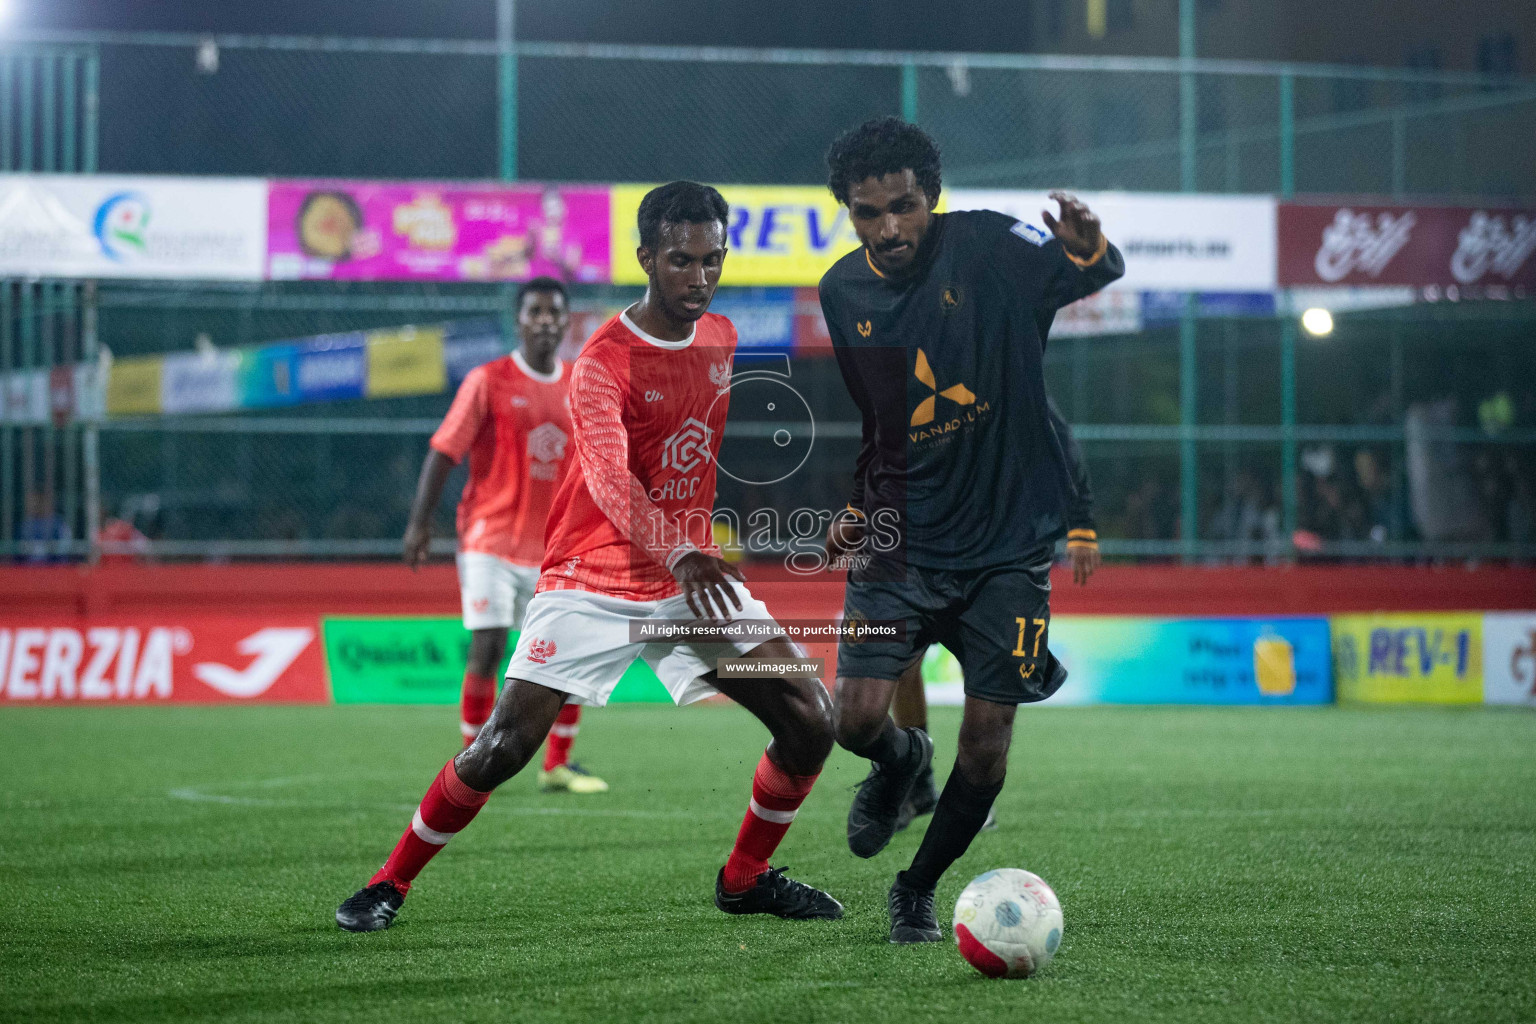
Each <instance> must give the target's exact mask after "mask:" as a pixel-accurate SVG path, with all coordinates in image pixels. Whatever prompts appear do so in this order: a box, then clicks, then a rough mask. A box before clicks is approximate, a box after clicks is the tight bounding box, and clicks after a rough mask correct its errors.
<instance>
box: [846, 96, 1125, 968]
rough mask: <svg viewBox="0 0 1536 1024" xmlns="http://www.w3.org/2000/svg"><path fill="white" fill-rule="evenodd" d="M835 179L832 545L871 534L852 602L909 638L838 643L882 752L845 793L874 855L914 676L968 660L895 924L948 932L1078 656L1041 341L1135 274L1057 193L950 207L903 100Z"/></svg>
mask: <svg viewBox="0 0 1536 1024" xmlns="http://www.w3.org/2000/svg"><path fill="white" fill-rule="evenodd" d="M827 163H828V166H829V169H830V172H831V173H830V179H829V183H828V184H829V187H830V188H831V191H832V194H833V195H834V196H836V197H837V200H838V202H840V203H843V204H845V205H846V206H847V207H848V211H849V215H850V218H851V221H852V223H853V226H854V228H855V230H856V231H857V232H858V235H859V239H860V241H862V242H863V243H864V244H863V247H862V248H860V249H858V250H857V251H855V252H852V253H849V254H848V255H847V256H844V257H843V258H842V259H840V260H839V261H838V262H837V263H836V264H835V265H834V266H833V267H832V269H831V270H829V271H828V272H827V274H826V275H825V276H824V277H823V278H822V280H821V307H822V312H823V313H824V314H825V316H826V321H827V327H828V329H829V330H830V332H831V335H832V344H833V346H834V350H835V352H836V354H837V359H838V365H839V367H840V369H841V370H842V373H843V380H844V382H845V383H846V384H847V386H848V390H849V393H850V394H851V395H852V396H853V400H854V402H855V403H856V404H857V405H858V407H859V410H860V412H861V413H862V414H863V421H864V429H863V444H862V446H861V448H860V452H859V458H858V463H857V465H856V467H855V473H854V493H853V495H852V497H851V498H850V500H849V503H848V505H849V511H848V512H847V514H846V515H845V516H843V517H842V518H840V519H839V520H838V521H837V522H835V523H834V524H833V531H834V537H833V538H832V544H831V545H829V546H831V547H833V548H835V549H837V550H843V551H853V552H854V553H855V554H856V556H857V557H856V558H855V559H854V561H853V563H852V564H853V565H854V566H855V568H854V569H853V570H852V571H850V573H849V577H848V586H847V593H846V597H845V602H844V617H845V619H846V620H848V621H851V622H858V621H861V620H866V621H869V622H876V621H886V622H889V621H899V622H903V623H905V625H906V631H905V635H904V636H903V637H902V638H900V639H898V640H894V641H893V640H887V639H880V640H875V641H868V640H865V641H858V640H850V639H844V641H843V642H842V643H841V644H840V645H839V648H838V658H837V662H838V663H837V676H838V678H837V694H836V699H835V718H836V724H837V736H838V742H839V743H841V744H842V745H843V746H844V747H845V748H847V749H848V750H850V751H852V752H853V753H855V754H858V755H860V756H861V757H867V758H869V759H870V760H871V761H873V762H874V765H873V767H872V769H871V771H870V773H869V776H868V778H866V779H865V780H864V782H863V784H862V785H861V786H860V787H859V792H858V794H857V796H855V797H854V802H853V806H852V807H851V808H850V809H849V812H848V845H849V847H850V848H851V849H852V850H853V852H854V853H856V854H858V855H859V856H862V857H872V856H874V855H875V854H876V853H878V852H880V850H882V849H884V848H885V845H886V844H887V843H888V842H889V841H890V838H891V836H892V835H893V834H894V832H895V829H896V824H897V818H898V816H899V814H900V812H901V806H902V803H903V802H904V801H905V800H906V797H907V795H908V793H909V792H910V791H911V789H912V784H913V781H914V780H915V779H916V778H917V776H918V775H919V774H920V773H921V772H922V771H923V770H924V769H925V768H927V767H928V765H929V763H930V761H931V759H932V752H933V745H932V743H931V742H930V741H929V739H928V736H927V734H926V733H925V732H923V731H922V730H920V729H906V730H902V729H898V728H897V727H896V725H895V723H894V722H893V721H892V720H891V717H890V714H889V710H890V705H891V697H892V694H893V693H894V691H895V688H896V680H897V679H898V678H899V677H900V676H901V674H902V672H903V670H905V669H906V668H907V667H908V666H909V665H910V664H911V663H912V661H913V659H914V658H915V657H916V656H917V653H918V652H920V651H921V650H922V649H923V648H924V647H925V646H926V645H927V644H929V643H942V644H944V645H945V646H946V647H948V648H949V650H950V651H951V652H952V653H953V654H954V655H955V656H956V658H958V659H959V661H960V665H961V668H962V670H963V672H964V675H965V712H964V717H963V719H962V721H961V725H960V739H959V745H958V747H959V750H958V755H957V757H956V759H955V767H954V771H952V772H951V773H950V776H949V781H948V782H947V783H946V784H945V787H944V792H943V794H942V795H941V796H940V798H939V804H938V807H937V808H936V809H935V811H934V815H933V819H932V821H931V822H930V823H929V826H928V831H927V833H926V834H925V835H924V836H923V841H922V844H921V846H920V847H919V849H918V851H917V855H916V856H915V857H914V858H913V861H912V865H911V867H909V868H908V869H907V870H906V871H903V872H900V873H898V874H897V876H896V881H895V883H894V884H893V885H892V886H891V891H890V894H889V909H890V913H891V935H890V938H891V941H892V942H898V943H907V942H934V941H938V940H939V939H940V938H941V937H942V935H941V932H940V931H939V926H938V922H937V920H936V918H935V916H934V911H933V898H934V889H935V888H936V886H937V884H938V881H939V877H940V876H941V875H942V874H943V873H944V872H945V870H947V869H948V868H949V865H950V864H952V863H954V861H955V860H956V859H957V858H958V857H959V856H960V855H961V854H963V853H964V852H965V850H966V848H967V847H968V846H969V845H970V843H971V840H972V839H973V838H975V835H976V832H977V831H978V830H979V829H980V828H981V825H982V823H983V822H984V821H985V820H986V817H987V811H988V809H989V808H990V807H991V806H992V801H993V800H994V799H995V798H996V796H997V794H998V792H999V791H1001V789H1002V786H1003V776H1004V773H1005V771H1006V768H1007V756H1008V747H1009V743H1010V742H1011V740H1012V737H1013V719H1014V711H1015V707H1016V705H1018V704H1021V703H1027V702H1031V701H1038V700H1043V699H1045V698H1046V697H1049V696H1050V695H1051V694H1052V693H1054V692H1056V690H1057V689H1058V688H1059V687H1060V686H1061V684H1062V682H1063V680H1064V679H1065V678H1066V671H1065V669H1063V668H1062V667H1061V664H1060V663H1059V662H1058V661H1057V660H1056V659H1055V658H1054V657H1053V656H1052V655H1051V652H1050V648H1049V645H1048V643H1047V640H1048V634H1049V628H1050V575H1049V570H1050V565H1051V557H1052V553H1053V550H1054V545H1055V542H1056V540H1057V539H1059V538H1060V537H1061V536H1063V535H1064V534H1066V532H1067V515H1068V509H1069V507H1070V506H1071V505H1072V504H1073V502H1074V500H1075V497H1076V491H1075V487H1074V483H1073V477H1072V470H1071V464H1070V461H1069V458H1068V455H1067V453H1066V445H1067V441H1066V439H1065V438H1064V437H1063V436H1062V435H1061V432H1060V431H1059V430H1058V429H1057V428H1056V426H1055V425H1054V424H1053V422H1052V416H1051V412H1050V408H1049V405H1048V403H1047V398H1046V391H1045V377H1044V372H1043V368H1042V358H1043V355H1044V351H1045V342H1046V336H1047V334H1048V332H1049V330H1050V326H1051V322H1052V320H1053V319H1054V317H1055V315H1056V311H1057V310H1058V309H1060V308H1061V307H1062V306H1065V305H1067V304H1068V303H1071V302H1074V301H1076V300H1078V299H1080V298H1083V297H1084V296H1086V295H1090V294H1092V293H1093V292H1096V291H1098V290H1099V289H1100V288H1102V287H1104V286H1105V285H1106V284H1108V283H1109V282H1111V281H1113V280H1115V279H1116V278H1118V277H1120V276H1121V274H1123V273H1124V272H1125V265H1124V261H1123V260H1122V258H1121V256H1120V253H1119V251H1118V250H1117V249H1115V247H1114V246H1112V245H1110V244H1109V242H1108V241H1107V240H1106V239H1105V237H1104V234H1103V232H1102V231H1101V230H1100V229H1099V221H1098V218H1097V217H1095V216H1094V215H1093V214H1092V213H1090V212H1089V210H1088V209H1087V207H1085V206H1083V205H1082V204H1081V203H1079V202H1078V201H1077V200H1075V199H1073V198H1072V197H1071V196H1068V195H1065V194H1062V193H1052V198H1053V199H1054V200H1056V201H1057V202H1058V203H1059V204H1060V211H1061V212H1060V217H1059V219H1058V218H1057V217H1053V216H1051V214H1050V213H1048V212H1047V213H1045V214H1044V220H1045V223H1046V226H1047V227H1048V228H1049V229H1050V230H1049V231H1046V230H1042V229H1041V228H1038V227H1035V226H1033V225H1029V224H1025V223H1023V222H1021V221H1016V220H1014V219H1013V218H1012V217H1008V216H1004V215H1003V214H1000V213H993V212H990V211H974V212H967V213H948V214H936V213H934V212H933V211H934V208H935V207H936V206H937V204H938V200H939V190H940V167H939V152H938V147H937V146H935V145H934V143H933V140H932V139H930V138H929V137H928V135H927V134H926V133H925V132H923V131H922V129H920V128H918V127H916V126H915V125H910V124H907V123H905V122H903V121H901V120H899V119H897V118H884V119H881V120H877V121H871V122H869V123H867V124H864V125H861V126H860V127H858V128H855V129H853V130H852V131H849V132H847V133H845V134H844V135H842V136H841V137H840V138H838V140H837V141H836V142H834V143H833V144H832V148H831V150H830V151H829V152H828V154H827Z"/></svg>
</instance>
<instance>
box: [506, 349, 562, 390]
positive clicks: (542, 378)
mask: <svg viewBox="0 0 1536 1024" xmlns="http://www.w3.org/2000/svg"><path fill="white" fill-rule="evenodd" d="M512 361H513V362H514V363H516V364H517V368H518V369H519V370H522V371H523V373H524V374H526V375H527V376H529V377H531V378H533V379H534V380H536V381H538V382H539V383H540V384H553V383H554V382H555V381H557V380H559V379H560V378H561V377H563V376H565V364H564V363H562V362H561V361H560V357H559V356H556V357H555V368H554V369H553V370H550V371H549V372H548V373H540V372H539V371H538V370H535V369H534V368H533V367H531V366H529V365H528V360H526V359H524V358H523V350H522V349H518V348H515V349H513V350H512Z"/></svg>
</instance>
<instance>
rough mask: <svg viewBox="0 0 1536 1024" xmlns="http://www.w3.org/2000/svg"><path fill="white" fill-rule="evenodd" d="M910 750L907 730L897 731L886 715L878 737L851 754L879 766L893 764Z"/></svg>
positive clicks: (910, 738)
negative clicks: (874, 762) (865, 758)
mask: <svg viewBox="0 0 1536 1024" xmlns="http://www.w3.org/2000/svg"><path fill="white" fill-rule="evenodd" d="M911 749H912V737H910V736H908V735H907V730H905V729H898V728H897V727H896V723H895V722H893V721H891V716H890V715H886V716H885V727H884V728H883V729H881V730H880V735H879V736H876V737H875V738H874V739H873V740H871V741H870V742H869V743H868V744H867V745H865V746H864V747H862V748H860V749H858V750H855V751H853V753H855V754H858V755H859V756H860V757H867V758H869V759H870V760H871V761H879V762H880V763H881V764H894V763H895V762H897V761H900V760H901V759H902V758H904V757H906V756H907V753H908V751H910V750H911Z"/></svg>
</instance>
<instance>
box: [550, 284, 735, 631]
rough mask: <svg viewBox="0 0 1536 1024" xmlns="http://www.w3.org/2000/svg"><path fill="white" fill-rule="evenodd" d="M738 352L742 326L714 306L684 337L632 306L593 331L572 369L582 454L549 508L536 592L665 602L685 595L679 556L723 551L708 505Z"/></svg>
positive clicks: (712, 500)
mask: <svg viewBox="0 0 1536 1024" xmlns="http://www.w3.org/2000/svg"><path fill="white" fill-rule="evenodd" d="M735 353H736V328H735V327H734V326H732V324H731V322H730V321H729V320H727V319H726V318H725V317H723V316H716V315H715V314H713V313H706V314H704V316H702V317H700V318H699V321H698V322H697V323H696V324H695V325H694V329H693V334H692V336H691V337H689V338H688V339H687V340H685V341H663V340H661V339H660V338H654V337H651V336H650V335H648V334H646V333H645V332H644V331H642V330H640V328H638V327H637V326H636V325H635V324H634V322H633V321H631V320H630V318H629V316H628V314H627V313H621V314H619V315H618V316H616V317H614V318H613V319H611V320H609V321H608V322H607V323H605V324H604V325H603V326H602V327H600V328H598V330H597V333H595V334H594V335H592V338H591V339H590V340H589V341H588V342H587V344H586V347H585V348H583V349H582V350H581V355H580V356H578V357H577V359H576V362H575V364H574V365H573V366H572V370H571V424H572V431H573V440H574V445H575V448H576V458H575V459H573V460H572V462H573V465H572V466H571V468H570V471H569V472H568V473H567V474H566V477H565V479H564V481H562V483H561V485H560V489H559V491H558V492H557V493H556V494H555V503H554V507H553V508H552V509H551V510H550V529H549V537H548V545H547V546H546V548H545V551H544V572H543V574H542V575H541V576H540V577H539V590H590V591H594V592H596V593H600V594H608V595H611V596H614V597H621V598H624V599H626V600H630V601H657V600H661V599H662V598H667V597H672V596H675V595H676V594H679V593H681V590H680V589H679V587H678V586H677V583H676V581H674V580H673V578H672V573H671V566H672V565H674V564H675V563H676V562H677V560H678V559H680V558H682V557H683V556H684V555H686V554H688V553H689V552H690V551H703V552H705V553H706V554H711V555H718V554H719V549H718V548H717V547H716V546H715V543H714V538H713V535H712V532H711V528H710V513H711V512H712V511H713V510H714V504H715V460H716V457H717V456H718V454H719V452H720V442H721V440H722V438H723V436H724V433H725V416H726V411H727V409H728V408H729V406H730V397H731V396H730V390H731V363H732V360H733V359H734V357H735Z"/></svg>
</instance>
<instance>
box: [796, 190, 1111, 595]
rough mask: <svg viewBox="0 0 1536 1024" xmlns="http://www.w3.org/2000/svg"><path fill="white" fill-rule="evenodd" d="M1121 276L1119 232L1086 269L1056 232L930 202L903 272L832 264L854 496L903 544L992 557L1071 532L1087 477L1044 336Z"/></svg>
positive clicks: (857, 263)
mask: <svg viewBox="0 0 1536 1024" xmlns="http://www.w3.org/2000/svg"><path fill="white" fill-rule="evenodd" d="M1124 273H1125V262H1124V260H1123V259H1122V257H1121V255H1120V252H1119V250H1117V249H1116V248H1115V247H1114V246H1113V245H1111V246H1109V247H1108V248H1107V249H1106V251H1105V252H1104V254H1103V256H1102V257H1100V258H1099V259H1098V260H1097V261H1096V262H1094V263H1092V264H1091V265H1089V266H1086V267H1084V266H1079V265H1078V264H1077V263H1075V262H1073V260H1072V259H1070V258H1069V257H1068V255H1067V253H1066V252H1065V250H1064V249H1063V248H1062V245H1061V242H1059V241H1058V240H1057V239H1056V238H1055V237H1053V236H1052V235H1050V234H1049V233H1048V232H1045V231H1043V230H1041V229H1040V228H1037V227H1034V226H1033V225H1029V224H1025V223H1023V222H1021V221H1017V220H1014V219H1013V218H1012V217H1008V216H1005V215H1003V214H1000V213H993V212H991V211H986V210H978V211H970V212H962V213H947V214H938V215H936V216H935V217H934V221H933V224H932V226H931V227H930V228H929V230H928V233H927V235H926V236H925V237H924V239H923V244H922V246H921V248H920V249H919V252H918V255H917V259H916V260H915V261H914V265H913V268H912V270H911V271H910V272H909V273H907V274H905V275H903V276H901V277H890V276H887V275H885V274H883V273H882V272H881V271H879V270H877V269H876V267H875V265H874V264H873V262H871V261H870V259H869V256H868V254H867V253H866V252H865V251H864V250H863V249H859V250H857V251H855V252H851V253H849V254H848V255H846V256H844V257H843V258H842V259H840V260H838V262H837V263H836V264H835V265H834V266H833V267H832V269H831V270H829V271H827V273H826V275H825V276H824V277H822V279H821V308H822V312H823V314H824V315H825V316H826V320H827V327H828V330H829V331H830V333H831V335H832V344H833V347H834V350H835V351H836V354H837V359H838V365H839V367H840V368H841V369H842V373H843V380H844V381H845V382H846V383H847V385H848V390H849V393H850V394H851V395H852V396H853V400H854V401H855V402H856V403H857V404H858V406H859V409H860V411H861V412H862V414H863V419H864V432H863V445H862V447H861V449H860V452H859V459H858V465H857V467H856V471H855V474H854V493H853V496H852V498H851V499H850V502H849V504H850V505H851V506H852V507H853V508H855V509H858V510H859V511H862V512H863V513H864V514H865V515H867V516H870V517H871V522H872V524H878V525H876V527H875V529H876V530H877V531H879V532H881V534H882V535H883V536H887V537H892V538H898V544H899V550H898V551H892V552H891V554H892V555H893V556H899V557H903V558H904V560H905V561H908V562H910V563H912V564H914V565H919V566H931V567H942V568H949V569H971V568H982V567H985V566H992V565H1002V564H1005V563H1009V562H1013V561H1017V560H1018V559H1020V558H1024V557H1030V556H1032V553H1034V552H1037V550H1038V549H1039V547H1040V546H1041V545H1042V544H1044V543H1047V542H1050V541H1053V540H1055V539H1056V538H1058V537H1060V536H1061V535H1062V534H1063V533H1065V532H1066V530H1067V526H1068V522H1067V519H1068V514H1069V512H1068V510H1069V508H1070V507H1072V506H1073V505H1074V504H1075V503H1076V499H1077V488H1076V485H1075V484H1074V479H1073V477H1074V474H1073V460H1072V458H1071V456H1070V455H1069V453H1068V448H1069V445H1070V444H1071V442H1070V438H1069V437H1067V436H1063V435H1064V433H1065V432H1064V430H1062V429H1060V428H1059V427H1058V426H1057V424H1056V423H1055V422H1053V417H1052V413H1051V409H1050V407H1049V404H1048V400H1047V397H1046V391H1045V375H1044V369H1043V362H1042V360H1043V356H1044V353H1045V344H1046V337H1047V335H1048V334H1049V332H1050V327H1051V322H1052V320H1053V319H1054V318H1055V315H1056V311H1057V310H1058V309H1060V308H1061V307H1063V306H1065V305H1067V304H1068V303H1071V302H1075V301H1076V300H1078V299H1080V298H1083V297H1084V296H1086V295H1091V294H1092V293H1094V292H1096V291H1098V290H1099V289H1100V288H1103V287H1104V286H1105V285H1107V284H1109V283H1110V282H1111V281H1113V280H1115V279H1116V278H1118V277H1120V276H1121V275H1122V274H1124ZM877 513H878V516H879V518H876V517H877ZM877 553H879V552H877Z"/></svg>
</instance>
